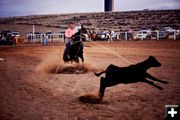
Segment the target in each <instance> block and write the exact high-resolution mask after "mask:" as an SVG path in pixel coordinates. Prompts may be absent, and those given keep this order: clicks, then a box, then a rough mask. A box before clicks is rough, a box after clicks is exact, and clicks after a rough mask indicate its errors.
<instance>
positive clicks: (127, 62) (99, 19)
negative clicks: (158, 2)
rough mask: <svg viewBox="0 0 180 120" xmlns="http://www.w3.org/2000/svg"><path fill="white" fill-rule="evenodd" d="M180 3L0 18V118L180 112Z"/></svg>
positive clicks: (104, 119)
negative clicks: (170, 6)
mask: <svg viewBox="0 0 180 120" xmlns="http://www.w3.org/2000/svg"><path fill="white" fill-rule="evenodd" d="M179 80H180V10H149V9H144V10H140V11H127V12H126V11H124V12H115V11H114V0H105V10H104V12H96V13H76V14H57V15H56V14H53V15H30V16H20V17H2V18H0V120H163V119H166V120H171V119H175V120H180V115H179V112H180V107H179V105H180V81H179Z"/></svg>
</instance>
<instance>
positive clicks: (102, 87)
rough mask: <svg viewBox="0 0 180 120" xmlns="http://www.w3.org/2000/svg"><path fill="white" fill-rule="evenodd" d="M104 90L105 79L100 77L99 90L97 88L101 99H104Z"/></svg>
mask: <svg viewBox="0 0 180 120" xmlns="http://www.w3.org/2000/svg"><path fill="white" fill-rule="evenodd" d="M105 89H106V84H105V78H104V77H101V80H100V88H99V96H100V98H101V99H102V98H103V97H104V92H105Z"/></svg>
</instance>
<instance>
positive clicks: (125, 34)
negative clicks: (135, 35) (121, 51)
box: [125, 32, 128, 41]
mask: <svg viewBox="0 0 180 120" xmlns="http://www.w3.org/2000/svg"><path fill="white" fill-rule="evenodd" d="M125 39H126V41H127V40H128V38H127V32H125Z"/></svg>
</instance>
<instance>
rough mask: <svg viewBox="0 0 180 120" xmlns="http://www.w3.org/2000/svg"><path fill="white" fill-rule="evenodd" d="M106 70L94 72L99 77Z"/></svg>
mask: <svg viewBox="0 0 180 120" xmlns="http://www.w3.org/2000/svg"><path fill="white" fill-rule="evenodd" d="M105 72H106V71H102V72H100V73H95V72H94V74H95V75H96V76H97V77H99V76H100V75H101V74H103V73H105Z"/></svg>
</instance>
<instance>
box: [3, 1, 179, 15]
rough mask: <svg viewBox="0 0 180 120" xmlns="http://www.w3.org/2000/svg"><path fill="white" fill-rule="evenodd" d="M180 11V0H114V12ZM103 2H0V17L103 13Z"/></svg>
mask: <svg viewBox="0 0 180 120" xmlns="http://www.w3.org/2000/svg"><path fill="white" fill-rule="evenodd" d="M143 9H151V10H158V9H161V10H162V9H180V0H115V11H131V10H143ZM103 11H104V0H0V17H9V16H24V15H39V14H66V13H85V12H103Z"/></svg>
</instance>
